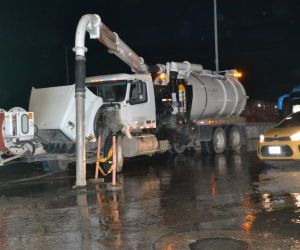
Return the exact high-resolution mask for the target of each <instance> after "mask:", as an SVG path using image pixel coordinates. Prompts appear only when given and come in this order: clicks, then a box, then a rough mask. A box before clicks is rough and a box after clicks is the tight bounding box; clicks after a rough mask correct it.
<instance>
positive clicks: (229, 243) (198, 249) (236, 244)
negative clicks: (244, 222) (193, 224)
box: [189, 237, 248, 250]
mask: <svg viewBox="0 0 300 250" xmlns="http://www.w3.org/2000/svg"><path fill="white" fill-rule="evenodd" d="M189 247H190V249H191V250H219V249H222V250H244V249H248V243H247V242H245V241H242V240H235V239H230V238H218V237H216V238H206V239H201V240H197V241H195V242H193V243H191V244H189Z"/></svg>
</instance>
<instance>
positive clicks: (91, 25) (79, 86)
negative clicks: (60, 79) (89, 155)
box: [73, 14, 101, 187]
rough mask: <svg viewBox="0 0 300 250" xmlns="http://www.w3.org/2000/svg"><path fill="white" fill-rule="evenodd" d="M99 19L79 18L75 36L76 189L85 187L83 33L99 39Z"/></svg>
mask: <svg viewBox="0 0 300 250" xmlns="http://www.w3.org/2000/svg"><path fill="white" fill-rule="evenodd" d="M100 24H101V19H100V17H99V16H98V15H91V14H87V15H84V16H82V17H81V19H80V20H79V23H78V25H77V29H76V36H75V47H74V48H73V51H74V52H75V99H76V184H75V186H76V187H81V186H86V149H85V148H86V147H85V77H86V75H85V61H86V60H85V52H86V51H87V48H86V47H85V33H86V32H89V34H90V38H93V39H96V38H99V37H100Z"/></svg>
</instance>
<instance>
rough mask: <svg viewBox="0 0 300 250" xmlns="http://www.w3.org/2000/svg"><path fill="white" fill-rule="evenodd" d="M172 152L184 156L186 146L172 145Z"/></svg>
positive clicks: (174, 143)
mask: <svg viewBox="0 0 300 250" xmlns="http://www.w3.org/2000/svg"><path fill="white" fill-rule="evenodd" d="M172 150H173V152H174V153H176V154H182V153H184V151H185V150H186V146H185V145H183V144H178V143H176V142H173V143H172Z"/></svg>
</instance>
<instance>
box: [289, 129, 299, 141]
mask: <svg viewBox="0 0 300 250" xmlns="http://www.w3.org/2000/svg"><path fill="white" fill-rule="evenodd" d="M290 138H291V141H299V140H300V131H299V132H297V133H295V134H292V135H291V136H290Z"/></svg>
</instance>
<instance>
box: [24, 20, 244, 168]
mask: <svg viewBox="0 0 300 250" xmlns="http://www.w3.org/2000/svg"><path fill="white" fill-rule="evenodd" d="M90 19H94V20H95V21H94V22H91V23H89V25H88V26H87V27H88V28H87V31H88V32H89V33H90V36H91V37H93V36H94V38H97V40H98V41H99V42H101V43H102V44H103V45H104V46H105V47H107V48H108V51H109V52H110V53H113V54H115V55H116V56H118V57H119V58H120V59H121V60H123V61H124V62H125V63H126V64H127V65H129V67H130V68H131V69H132V71H133V74H113V75H103V76H92V77H87V78H85V83H84V92H85V108H84V109H85V123H84V131H85V143H86V155H87V162H90V163H92V162H95V161H96V160H97V159H96V152H97V140H98V138H99V136H101V138H102V140H101V142H102V147H101V148H102V149H103V150H102V152H101V155H102V157H104V158H105V157H106V156H107V155H108V154H109V151H110V148H111V144H112V135H116V136H117V171H118V172H120V171H121V170H122V168H123V161H124V159H126V158H131V157H135V156H139V155H153V154H155V153H159V152H165V151H173V152H174V153H177V154H180V153H183V152H184V151H185V150H189V149H194V150H197V151H198V150H202V151H204V152H206V153H209V154H211V153H223V152H224V151H225V150H228V151H229V150H233V151H239V150H240V149H241V147H242V146H243V145H245V143H246V137H245V129H244V125H245V123H244V119H243V118H242V117H241V116H240V114H241V113H242V112H243V110H244V108H245V105H246V101H247V96H246V92H245V90H244V88H243V86H242V84H241V83H240V82H239V81H238V79H237V77H236V76H235V73H236V71H235V70H226V71H223V72H222V74H221V73H220V72H215V71H211V70H206V69H203V67H202V65H200V64H193V63H189V62H187V61H185V62H167V63H165V64H156V65H147V64H146V63H145V62H144V60H143V58H141V57H139V56H138V55H137V54H136V53H135V52H134V51H133V50H131V49H130V48H129V47H128V46H127V45H126V44H125V43H124V42H123V41H122V40H121V39H120V38H119V37H118V35H117V34H116V33H114V32H112V31H111V30H110V29H109V28H108V27H107V26H105V25H104V24H103V23H102V22H101V19H100V17H99V16H97V15H90ZM77 32H78V29H77ZM97 32H98V33H97ZM95 33H96V35H95ZM76 42H77V44H75V48H74V50H76V49H77V50H80V49H82V50H85V49H84V48H83V46H81V44H79V43H80V42H78V41H76ZM78 44H79V45H78ZM76 91H77V90H76V88H75V84H73V85H67V86H59V87H49V88H32V91H31V97H30V105H29V112H32V113H33V114H34V119H35V120H34V123H35V127H36V128H35V129H36V131H35V139H36V140H37V141H38V143H39V145H38V147H40V146H41V147H42V149H43V150H39V152H41V151H43V153H41V154H40V155H37V154H35V155H33V156H30V157H31V158H32V159H33V158H34V157H36V158H37V159H43V158H42V157H41V155H42V156H44V157H46V158H44V159H49V158H47V156H49V155H52V156H53V155H55V157H57V159H58V160H59V162H60V164H61V166H63V165H66V164H67V163H69V162H71V161H74V157H75V153H76V152H75V143H76V126H77V124H76V112H75V111H76V102H75V92H76ZM76 93H77V92H76ZM27 157H28V156H27ZM110 164H111V162H110V161H109V160H108V161H106V162H105V163H103V167H104V168H105V169H108V168H109V165H110Z"/></svg>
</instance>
